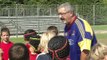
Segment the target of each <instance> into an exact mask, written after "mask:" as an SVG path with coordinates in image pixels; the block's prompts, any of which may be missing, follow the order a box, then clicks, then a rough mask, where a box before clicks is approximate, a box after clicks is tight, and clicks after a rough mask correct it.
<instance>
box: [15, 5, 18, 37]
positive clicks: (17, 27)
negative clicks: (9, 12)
mask: <svg viewBox="0 0 107 60" xmlns="http://www.w3.org/2000/svg"><path fill="white" fill-rule="evenodd" d="M15 10H16V11H15V15H16V18H17V16H18V14H17V4H16V9H15ZM17 25H18V18H17ZM16 28H17V32H16V37H17V38H18V26H17V27H16Z"/></svg>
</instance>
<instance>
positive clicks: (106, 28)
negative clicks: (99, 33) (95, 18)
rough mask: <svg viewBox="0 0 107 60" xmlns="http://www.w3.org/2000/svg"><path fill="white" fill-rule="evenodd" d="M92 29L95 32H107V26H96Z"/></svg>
mask: <svg viewBox="0 0 107 60" xmlns="http://www.w3.org/2000/svg"><path fill="white" fill-rule="evenodd" d="M92 28H93V29H94V30H107V25H94V26H92Z"/></svg>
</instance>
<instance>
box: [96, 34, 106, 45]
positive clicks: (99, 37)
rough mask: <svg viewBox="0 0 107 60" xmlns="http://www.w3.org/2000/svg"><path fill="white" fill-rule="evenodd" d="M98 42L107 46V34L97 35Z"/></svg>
mask: <svg viewBox="0 0 107 60" xmlns="http://www.w3.org/2000/svg"><path fill="white" fill-rule="evenodd" d="M96 37H97V40H98V41H99V42H101V43H104V44H107V41H106V40H107V33H105V34H96Z"/></svg>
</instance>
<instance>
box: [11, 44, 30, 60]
mask: <svg viewBox="0 0 107 60" xmlns="http://www.w3.org/2000/svg"><path fill="white" fill-rule="evenodd" d="M9 60H29V51H28V48H27V47H26V46H25V45H24V44H23V43H16V44H14V45H13V46H12V47H11V48H10V50H9Z"/></svg>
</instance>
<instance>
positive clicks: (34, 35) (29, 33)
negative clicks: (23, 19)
mask: <svg viewBox="0 0 107 60" xmlns="http://www.w3.org/2000/svg"><path fill="white" fill-rule="evenodd" d="M31 37H32V38H40V36H38V35H37V33H36V31H35V30H33V29H28V30H26V31H25V32H24V40H26V41H29V40H30V38H31Z"/></svg>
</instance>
